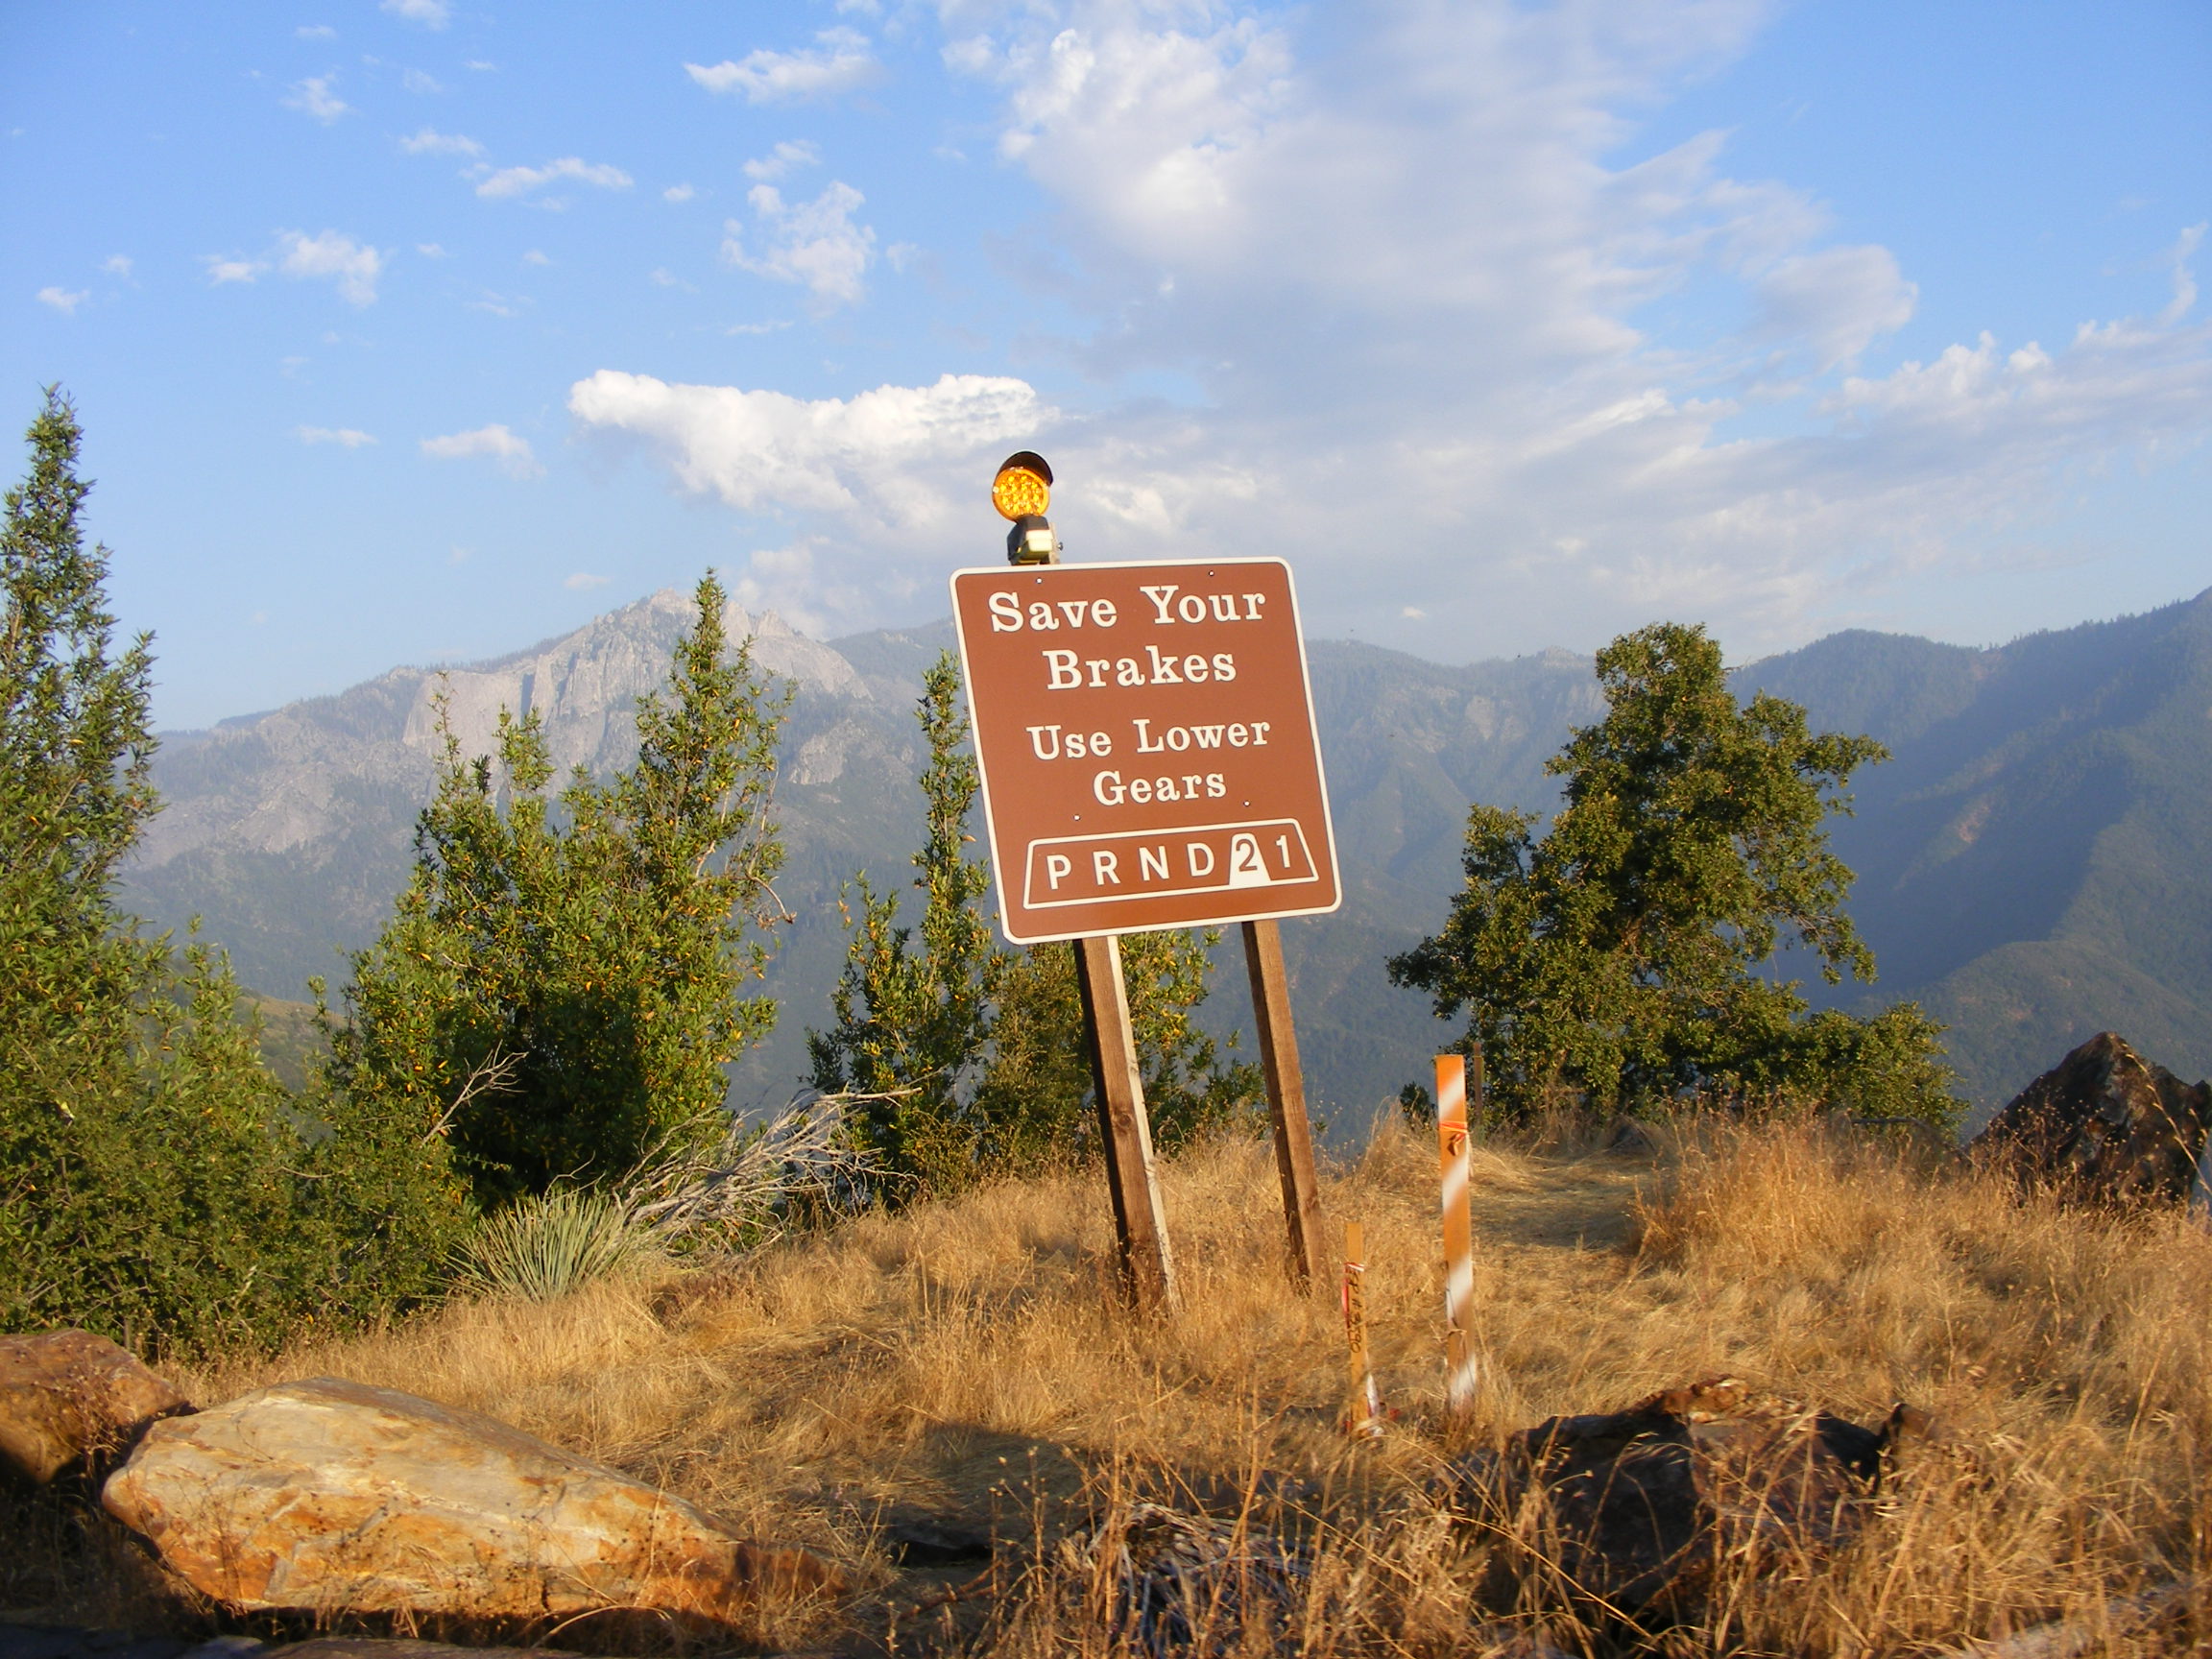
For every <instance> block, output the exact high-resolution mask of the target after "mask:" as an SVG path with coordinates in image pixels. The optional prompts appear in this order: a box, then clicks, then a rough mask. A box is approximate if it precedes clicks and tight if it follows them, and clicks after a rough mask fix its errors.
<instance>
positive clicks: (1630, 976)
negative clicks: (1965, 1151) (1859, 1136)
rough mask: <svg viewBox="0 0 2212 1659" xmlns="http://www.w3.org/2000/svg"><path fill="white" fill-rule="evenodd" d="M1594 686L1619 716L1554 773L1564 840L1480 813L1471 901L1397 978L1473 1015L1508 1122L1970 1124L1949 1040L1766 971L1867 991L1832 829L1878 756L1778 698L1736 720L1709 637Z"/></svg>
mask: <svg viewBox="0 0 2212 1659" xmlns="http://www.w3.org/2000/svg"><path fill="white" fill-rule="evenodd" d="M1598 677H1599V682H1600V684H1601V685H1602V686H1603V688H1604V692H1605V700H1606V705H1607V712H1606V715H1605V718H1604V719H1602V720H1600V721H1599V722H1597V723H1596V724H1594V725H1591V726H1586V727H1583V728H1581V729H1580V730H1578V731H1576V732H1575V733H1574V734H1573V736H1572V738H1571V740H1570V741H1569V743H1568V745H1567V747H1566V748H1565V749H1563V750H1561V751H1560V753H1559V754H1558V755H1556V756H1554V757H1552V758H1551V760H1550V761H1549V762H1548V763H1547V770H1548V771H1550V772H1551V774H1552V775H1553V776H1554V777H1559V778H1564V779H1565V780H1566V790H1565V799H1564V801H1563V803H1562V805H1561V807H1560V810H1559V813H1558V815H1557V817H1555V818H1554V819H1553V821H1552V823H1551V829H1549V830H1548V831H1547V832H1546V833H1545V834H1544V835H1543V836H1542V837H1541V838H1540V839H1539V838H1537V837H1535V836H1533V835H1532V833H1531V831H1532V830H1533V829H1534V827H1535V823H1536V819H1535V816H1534V815H1533V814H1530V813H1525V812H1513V811H1507V810H1504V809H1503V808H1500V807H1495V806H1485V805H1476V806H1475V807H1474V808H1473V809H1472V810H1471V811H1470V813H1469V815H1468V828H1467V846H1466V854H1465V858H1464V862H1465V866H1466V885H1465V886H1464V888H1463V889H1462V890H1461V892H1460V893H1459V895H1458V897H1457V898H1456V899H1455V901H1454V902H1453V905H1452V911H1451V915H1450V916H1449V918H1448V919H1447V921H1446V923H1445V926H1444V928H1443V930H1442V931H1441V932H1439V933H1437V934H1436V935H1434V936H1433V937H1431V938H1428V939H1424V940H1423V941H1422V942H1421V943H1420V944H1419V945H1418V946H1416V947H1415V948H1414V949H1413V950H1409V951H1407V952H1406V953H1405V954H1404V955H1401V956H1398V957H1395V958H1393V959H1392V960H1391V963H1390V975H1391V978H1392V979H1393V980H1394V981H1396V982H1397V983H1398V984H1401V985H1408V986H1413V987H1416V988H1418V989H1421V990H1424V991H1428V992H1430V993H1431V996H1432V997H1433V998H1434V1001H1435V1007H1436V1012H1437V1014H1438V1015H1439V1016H1442V1017H1445V1018H1450V1017H1451V1016H1453V1015H1455V1014H1456V1013H1458V1012H1459V1011H1460V1010H1462V1009H1464V1010H1465V1011H1466V1013H1467V1016H1468V1020H1469V1025H1468V1037H1469V1039H1470V1040H1471V1041H1475V1042H1479V1043H1480V1044H1481V1046H1482V1049H1483V1055H1484V1059H1485V1061H1486V1064H1487V1069H1488V1076H1489V1080H1490V1083H1491V1086H1492V1090H1493V1093H1494V1094H1495V1095H1496V1096H1497V1097H1498V1098H1500V1099H1501V1100H1502V1101H1503V1102H1504V1103H1506V1104H1507V1105H1509V1106H1512V1107H1515V1108H1521V1109H1526V1108H1527V1107H1528V1106H1529V1105H1532V1104H1534V1103H1535V1102H1537V1101H1539V1100H1541V1099H1544V1098H1546V1097H1547V1096H1549V1095H1552V1094H1574V1095H1578V1096H1582V1097H1585V1098H1589V1099H1593V1100H1596V1101H1599V1102H1602V1103H1607V1104H1610V1103H1613V1102H1615V1101H1651V1100H1666V1099H1671V1098H1673V1097H1676V1096H1679V1095H1682V1094H1733V1095H1739V1096H1741V1095H1744V1094H1773V1093H1776V1092H1788V1093H1791V1094H1796V1095H1798V1096H1801V1097H1806V1096H1810V1097H1828V1098H1842V1099H1845V1100H1847V1101H1849V1102H1850V1103H1853V1104H1862V1105H1865V1106H1869V1107H1872V1108H1873V1109H1875V1110H1877V1111H1880V1112H1882V1113H1883V1114H1885V1115H1912V1116H1923V1117H1929V1118H1937V1119H1941V1118H1947V1117H1949V1116H1950V1115H1952V1114H1953V1113H1955V1112H1956V1110H1957V1103H1956V1102H1955V1101H1953V1100H1952V1099H1951V1098H1950V1095H1949V1094H1948V1092H1947V1083H1948V1078H1949V1072H1948V1070H1947V1069H1946V1068H1944V1067H1943V1066H1942V1064H1941V1062H1940V1049H1939V1047H1938V1046H1937V1045H1936V1036H1937V1034H1938V1032H1939V1030H1940V1027H1938V1026H1936V1025H1934V1024H1933V1023H1932V1022H1929V1021H1928V1020H1927V1019H1926V1018H1925V1017H1924V1016H1923V1015H1922V1014H1921V1013H1920V1011H1919V1009H1918V1008H1917V1007H1916V1006H1915V1005H1913V1004H1911V1003H1904V1004H1900V1005H1899V1006H1898V1007H1896V1008H1892V1009H1890V1010H1888V1011H1887V1012H1886V1013H1884V1014H1883V1015H1881V1016H1879V1017H1878V1018H1876V1019H1874V1020H1866V1021H1863V1020H1855V1019H1853V1018H1851V1017H1849V1016H1846V1015H1843V1014H1839V1013H1834V1012H1827V1013H1822V1014H1819V1015H1815V1016H1809V1015H1808V1008H1807V1003H1806V1001H1805V998H1803V997H1802V996H1801V995H1800V994H1799V991H1798V987H1797V982H1796V981H1794V980H1789V979H1783V978H1780V977H1778V976H1776V975H1775V974H1773V973H1772V972H1771V971H1770V966H1771V964H1772V963H1773V961H1774V957H1775V951H1776V950H1777V949H1778V948H1779V947H1781V946H1783V945H1784V944H1788V945H1789V946H1791V947H1793V948H1794V949H1796V950H1800V951H1802V952H1804V953H1805V955H1806V956H1807V957H1808V958H1809V959H1810V960H1812V961H1813V962H1815V963H1816V964H1817V965H1818V967H1819V970H1820V973H1821V975H1822V977H1823V978H1824V979H1826V980H1827V981H1828V982H1829V983H1830V984H1836V983H1839V982H1840V980H1841V979H1842V977H1843V976H1844V974H1851V975H1852V976H1853V977H1855V978H1859V979H1862V980H1870V979H1872V978H1873V976H1874V958H1873V953H1872V952H1871V951H1869V950H1867V949H1866V947H1865V945H1864V944H1863V943H1862V942H1861V940H1860V938H1859V936H1858V933H1857V931H1856V930H1855V929H1854V928H1853V926H1852V925H1851V919H1850V917H1849V916H1848V915H1847V914H1846V913H1845V911H1844V909H1843V902H1844V899H1845V897H1846V896H1847V894H1848V893H1849V890H1850V885H1851V872H1850V870H1849V869H1848V868H1846V867H1845V865H1844V864H1843V862H1842V861H1841V860H1840V859H1839V858H1838V857H1837V856H1836V855H1835V854H1833V853H1832V852H1830V851H1829V848H1828V837H1827V831H1826V829H1825V828H1824V827H1823V826H1824V822H1825V820H1826V818H1827V816H1828V815H1829V814H1830V813H1831V812H1835V811H1841V810H1846V809H1847V806H1848V799H1849V798H1848V796H1847V795H1845V794H1844V789H1845V787H1846V786H1847V785H1848V783H1849V781H1850V779H1851V775H1852V773H1853V772H1855V771H1856V770H1857V769H1858V768H1859V767H1861V766H1863V765H1866V764H1869V763H1871V762H1875V761H1880V760H1883V759H1886V758H1887V751H1886V750H1884V749H1883V747H1882V745H1881V744H1879V743H1877V742H1875V741H1874V739H1873V738H1871V737H1865V736H1849V735H1845V734H1842V733H1814V732H1812V731H1811V730H1810V729H1809V728H1808V726H1807V725H1806V720H1805V710H1804V709H1801V708H1799V707H1798V706H1797V705H1795V704H1794V703H1791V702H1788V701H1787V700H1785V699H1782V698H1779V697H1774V696H1770V695H1768V694H1767V693H1764V692H1762V693H1760V694H1759V695H1758V696H1756V697H1754V698H1752V700H1751V701H1750V703H1749V704H1748V705H1742V704H1739V703H1738V701H1737V699H1736V696H1735V694H1734V693H1733V692H1732V691H1731V690H1730V689H1729V687H1728V683H1727V678H1726V676H1725V674H1724V673H1723V671H1722V668H1721V661H1720V648H1719V645H1717V644H1716V643H1715V642H1714V641H1713V640H1712V639H1711V638H1710V637H1707V635H1706V634H1705V631H1704V630H1703V629H1702V628H1695V627H1685V626H1681V625H1679V624H1673V623H1666V624H1659V625H1655V626H1653V627H1649V628H1645V629H1642V630H1640V631H1638V632H1636V633H1634V634H1627V635H1623V637H1620V638H1618V639H1616V640H1614V641H1613V642H1612V643H1611V644H1610V645H1608V646H1607V647H1606V648H1605V649H1604V650H1603V651H1601V652H1599V656H1598Z"/></svg>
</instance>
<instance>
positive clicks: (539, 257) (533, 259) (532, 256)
mask: <svg viewBox="0 0 2212 1659" xmlns="http://www.w3.org/2000/svg"><path fill="white" fill-rule="evenodd" d="M522 263H523V264H525V265H550V264H552V263H553V260H552V258H551V256H550V255H548V254H547V253H546V252H544V251H543V250H542V249H539V248H533V249H531V250H530V251H529V252H527V253H525V254H523V255H522Z"/></svg>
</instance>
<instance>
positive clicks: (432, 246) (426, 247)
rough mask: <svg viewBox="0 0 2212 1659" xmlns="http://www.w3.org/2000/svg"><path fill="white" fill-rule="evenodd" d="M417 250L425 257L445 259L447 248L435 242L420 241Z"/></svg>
mask: <svg viewBox="0 0 2212 1659" xmlns="http://www.w3.org/2000/svg"><path fill="white" fill-rule="evenodd" d="M415 252H418V253H420V254H421V255H422V257H423V258H425V259H443V258H445V249H443V248H441V247H440V246H439V245H438V244H437V243H435V242H418V243H416V244H415Z"/></svg>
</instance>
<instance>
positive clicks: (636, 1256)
mask: <svg viewBox="0 0 2212 1659" xmlns="http://www.w3.org/2000/svg"><path fill="white" fill-rule="evenodd" d="M661 1254H662V1252H661V1246H660V1244H659V1242H658V1241H657V1240H656V1239H655V1238H654V1236H653V1234H652V1232H651V1230H650V1228H649V1227H648V1226H647V1224H646V1223H645V1222H644V1221H643V1220H642V1219H641V1218H640V1217H639V1216H638V1215H637V1211H636V1210H635V1208H634V1207H633V1206H632V1205H631V1203H630V1202H629V1201H628V1200H626V1199H624V1198H622V1197H620V1196H617V1195H615V1194H613V1193H608V1192H602V1191H600V1190H598V1189H596V1188H592V1187H572V1186H563V1187H556V1188H554V1189H553V1190H551V1191H549V1192H544V1193H533V1194H531V1195H530V1196H528V1197H525V1198H519V1199H517V1200H516V1201H515V1202H514V1203H512V1204H510V1205H508V1206H507V1207H506V1208H505V1209H503V1210H501V1211H499V1212H498V1213H497V1214H493V1215H492V1216H490V1217H489V1218H487V1219H486V1220H485V1221H484V1222H483V1223H482V1225H480V1226H479V1227H478V1228H477V1229H476V1231H475V1232H474V1233H472V1234H471V1235H470V1236H469V1238H468V1239H467V1241H466V1242H464V1243H463V1244H462V1246H461V1247H460V1249H459V1250H458V1251H457V1252H456V1255H455V1261H454V1272H453V1284H454V1286H455V1287H456V1288H457V1289H459V1290H460V1291H462V1292H463V1293H464V1294H473V1295H478V1296H494V1297H512V1298H516V1299H518V1300H521V1301H526V1302H550V1301H552V1300H553V1299H554V1298H556V1297H560V1296H565V1295H567V1294H568V1293H569V1292H570V1291H572V1290H580V1289H582V1288H583V1287H584V1286H587V1285H589V1284H591V1283H592V1282H594V1281H595V1280H600V1279H607V1278H612V1277H613V1276H614V1275H616V1274H620V1273H629V1272H634V1271H636V1270H637V1269H638V1268H640V1267H643V1266H646V1265H648V1264H650V1263H651V1262H655V1261H657V1260H659V1259H660V1258H661Z"/></svg>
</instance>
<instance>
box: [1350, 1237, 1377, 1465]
mask: <svg viewBox="0 0 2212 1659" xmlns="http://www.w3.org/2000/svg"><path fill="white" fill-rule="evenodd" d="M1365 1257H1366V1239H1365V1237H1364V1230H1363V1229H1362V1228H1361V1227H1360V1225H1359V1223H1358V1222H1357V1221H1347V1222H1345V1223H1344V1346H1345V1348H1346V1350H1347V1351H1348V1354H1349V1358H1350V1362H1351V1368H1352V1409H1351V1412H1350V1413H1349V1414H1348V1415H1347V1416H1346V1418H1345V1420H1344V1427H1345V1430H1346V1431H1347V1432H1349V1433H1350V1434H1352V1435H1353V1436H1354V1437H1355V1438H1358V1439H1364V1440H1380V1439H1381V1438H1382V1437H1383V1394H1382V1390H1380V1389H1379V1388H1377V1387H1376V1386H1375V1366H1374V1362H1373V1361H1372V1360H1371V1359H1370V1358H1368V1354H1367V1283H1366V1281H1367V1262H1366V1260H1365Z"/></svg>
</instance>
